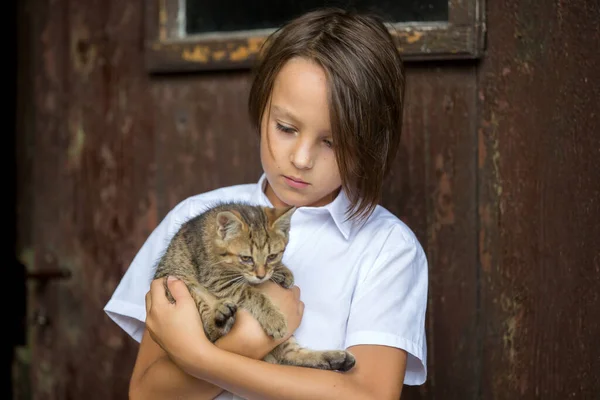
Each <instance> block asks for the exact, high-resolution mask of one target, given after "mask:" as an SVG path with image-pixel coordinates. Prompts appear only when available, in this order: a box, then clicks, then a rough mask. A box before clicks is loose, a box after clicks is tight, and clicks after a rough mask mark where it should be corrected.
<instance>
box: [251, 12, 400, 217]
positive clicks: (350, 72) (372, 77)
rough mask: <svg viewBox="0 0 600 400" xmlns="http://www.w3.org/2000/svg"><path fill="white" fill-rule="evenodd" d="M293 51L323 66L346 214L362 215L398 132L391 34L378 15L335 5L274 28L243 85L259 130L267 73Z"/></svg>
mask: <svg viewBox="0 0 600 400" xmlns="http://www.w3.org/2000/svg"><path fill="white" fill-rule="evenodd" d="M294 57H302V58H306V59H308V60H312V61H313V62H316V63H317V64H318V65H320V66H321V67H322V68H323V69H324V70H325V73H326V76H327V80H328V85H329V105H330V114H331V117H330V118H331V129H332V136H333V142H334V143H335V155H336V159H337V163H338V167H339V169H340V175H341V179H342V187H343V189H344V191H345V192H346V195H347V196H348V198H349V200H350V208H349V210H347V211H348V217H349V218H358V219H363V218H365V217H368V216H369V215H370V214H371V212H372V211H373V210H374V209H375V207H376V206H377V204H378V203H379V201H380V199H381V191H382V185H383V179H384V178H385V177H386V176H387V174H388V173H389V170H390V167H391V164H392V162H393V160H394V157H395V155H396V152H397V149H398V146H399V144H400V135H401V132H402V113H403V105H404V66H403V63H402V60H401V58H400V54H399V52H398V50H397V48H396V46H395V43H394V40H393V38H392V36H391V35H390V33H389V31H388V28H387V27H386V26H385V24H384V23H383V21H382V20H381V19H380V18H379V17H377V16H375V15H368V14H359V13H354V12H349V11H345V10H341V9H337V8H325V9H320V10H316V11H312V12H309V13H306V14H304V15H302V16H300V17H298V18H296V19H294V20H292V21H290V22H288V23H287V24H285V25H284V26H282V27H281V28H280V29H278V30H277V31H275V32H274V33H273V34H272V35H271V36H270V37H269V38H268V40H267V41H266V42H265V45H264V47H263V50H262V52H261V55H260V58H259V63H258V65H257V67H256V70H255V78H254V81H253V84H252V87H251V89H250V97H249V101H248V109H249V113H250V118H251V121H252V124H253V125H254V126H255V127H256V129H257V130H258V131H259V132H260V126H261V119H262V116H263V112H264V110H265V107H266V106H267V104H268V101H269V98H270V96H271V91H272V89H273V83H274V81H275V78H276V76H277V74H278V73H279V71H280V70H281V68H282V67H283V65H284V64H285V63H286V62H287V61H288V60H290V59H291V58H294Z"/></svg>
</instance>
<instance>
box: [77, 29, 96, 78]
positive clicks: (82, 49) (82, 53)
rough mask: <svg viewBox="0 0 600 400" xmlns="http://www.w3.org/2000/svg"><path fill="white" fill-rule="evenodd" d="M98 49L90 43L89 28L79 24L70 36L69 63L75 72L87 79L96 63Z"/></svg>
mask: <svg viewBox="0 0 600 400" xmlns="http://www.w3.org/2000/svg"><path fill="white" fill-rule="evenodd" d="M97 56H98V49H97V48H96V45H95V44H94V43H93V42H92V41H91V35H90V31H89V28H88V27H87V26H86V25H85V24H84V23H83V22H79V23H77V24H76V27H75V28H73V32H72V34H71V61H72V62H73V66H74V69H75V71H77V72H78V73H79V74H81V75H83V76H85V77H87V75H89V74H90V73H91V72H92V70H93V68H94V65H95V63H96V59H97Z"/></svg>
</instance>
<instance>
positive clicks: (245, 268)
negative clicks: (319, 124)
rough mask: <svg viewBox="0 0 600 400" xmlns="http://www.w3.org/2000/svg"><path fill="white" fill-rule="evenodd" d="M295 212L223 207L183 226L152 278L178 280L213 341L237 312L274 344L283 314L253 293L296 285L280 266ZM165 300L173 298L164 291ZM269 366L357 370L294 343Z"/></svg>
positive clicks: (349, 362) (340, 355)
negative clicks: (270, 285) (268, 286)
mask: <svg viewBox="0 0 600 400" xmlns="http://www.w3.org/2000/svg"><path fill="white" fill-rule="evenodd" d="M294 211H295V208H294V207H289V208H269V207H259V206H251V205H247V204H243V203H235V202H232V203H222V204H219V205H216V206H213V207H211V208H209V209H208V210H206V211H205V212H203V213H202V214H200V215H198V216H196V217H194V218H192V219H190V220H189V221H187V222H185V223H184V224H183V225H182V226H181V227H180V229H179V230H178V232H177V233H176V234H175V236H174V237H173V239H172V240H171V242H170V243H169V246H168V247H167V250H166V252H165V254H164V255H163V256H162V257H161V259H160V261H159V263H158V266H157V269H156V273H155V275H154V278H155V279H157V278H163V277H165V276H169V275H172V276H176V277H177V278H179V279H181V280H182V281H183V282H184V283H185V284H186V285H187V287H188V289H189V291H190V293H191V295H192V297H193V298H194V300H195V301H196V304H197V306H198V311H199V312H200V315H201V317H202V321H203V324H204V331H205V332H206V335H207V337H208V338H209V339H210V340H211V341H212V342H215V341H216V340H217V339H218V338H220V337H221V336H223V335H225V334H227V333H228V332H229V330H230V329H231V327H232V325H233V323H234V322H235V313H236V311H237V309H238V308H240V307H241V308H244V309H246V310H247V311H249V312H250V313H251V314H252V316H254V318H256V320H257V321H258V322H259V323H260V325H261V326H262V328H263V329H264V331H265V333H266V334H267V335H269V336H271V337H272V338H274V339H281V338H283V337H284V336H286V334H287V323H286V319H285V317H284V316H283V314H282V313H281V312H280V311H279V309H277V307H276V306H275V305H274V304H273V303H272V302H271V300H270V299H269V298H268V297H267V296H266V295H264V294H263V293H262V292H261V291H260V290H258V289H257V288H256V287H255V286H256V285H258V284H260V283H262V282H265V281H267V280H272V281H274V282H276V283H278V284H280V285H281V286H283V287H285V288H290V287H292V285H293V284H294V277H293V275H292V271H290V270H289V269H288V268H287V267H286V266H285V265H283V263H282V261H281V258H282V256H283V252H284V250H285V248H286V246H287V243H288V233H289V229H290V219H291V216H292V214H293V213H294ZM165 289H166V295H167V297H168V298H169V299H170V300H171V301H173V297H172V296H171V294H170V293H169V291H168V289H167V288H166V281H165ZM264 360H265V361H268V362H271V363H275V364H276V363H279V364H285V365H295V366H302V367H310V368H318V369H325V370H340V371H348V370H349V369H351V368H352V367H353V366H354V364H355V359H354V356H352V354H350V353H349V352H347V351H341V350H331V351H314V350H310V349H307V348H303V347H301V346H300V345H299V344H298V343H297V342H296V340H295V338H294V337H293V336H292V337H290V338H289V339H288V340H286V341H285V342H283V343H282V344H280V345H279V346H277V347H276V348H275V349H273V351H272V352H271V353H270V354H269V355H267V357H265V359H264Z"/></svg>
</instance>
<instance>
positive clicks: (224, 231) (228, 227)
mask: <svg viewBox="0 0 600 400" xmlns="http://www.w3.org/2000/svg"><path fill="white" fill-rule="evenodd" d="M243 224H244V223H243V222H242V220H241V218H240V216H238V215H236V214H235V213H234V212H233V211H221V212H220V213H218V214H217V233H218V235H219V237H220V238H221V239H223V240H224V239H229V238H230V237H232V236H235V235H237V234H238V233H240V232H241V231H242V227H243Z"/></svg>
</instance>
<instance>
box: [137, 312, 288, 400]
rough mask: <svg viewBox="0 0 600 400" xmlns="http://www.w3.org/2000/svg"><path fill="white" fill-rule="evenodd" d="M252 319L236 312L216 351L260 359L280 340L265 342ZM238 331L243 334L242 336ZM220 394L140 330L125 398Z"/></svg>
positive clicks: (219, 389) (212, 395)
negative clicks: (127, 394) (138, 345)
mask: <svg viewBox="0 0 600 400" xmlns="http://www.w3.org/2000/svg"><path fill="white" fill-rule="evenodd" d="M252 325H258V323H257V322H256V320H254V318H252V316H251V315H250V314H248V313H247V312H246V311H244V310H239V311H238V313H237V315H236V323H235V324H234V326H233V327H232V329H231V331H230V332H229V333H228V334H227V335H225V336H223V337H222V338H220V339H219V340H217V342H216V345H217V347H218V348H220V349H222V350H225V351H227V352H232V353H236V354H239V355H241V356H244V357H248V358H252V359H255V360H260V359H262V358H264V357H265V356H266V355H267V354H268V353H269V352H270V351H271V350H273V349H274V348H275V346H277V345H278V344H279V343H281V341H274V340H271V339H269V338H268V337H267V336H266V335H260V334H259V335H253V334H252V333H253V332H258V333H260V327H259V326H257V327H253V326H252ZM242 330H243V331H244V333H243V334H242ZM222 391H223V389H222V388H220V387H219V386H216V385H213V384H211V383H208V382H206V381H203V380H200V379H197V378H195V377H193V376H191V375H189V374H188V373H186V372H184V371H183V370H181V369H180V368H179V367H178V366H177V365H176V364H175V363H174V362H173V361H172V360H171V359H170V358H169V356H168V354H167V353H166V352H165V351H164V350H163V349H162V348H161V347H160V346H159V345H158V344H157V343H156V342H155V341H154V340H153V339H152V337H151V336H150V335H149V333H148V331H144V335H143V337H142V341H141V343H140V347H139V351H138V355H137V359H136V362H135V366H134V369H133V373H132V375H131V380H130V385H129V398H130V399H131V400H136V399H144V400H152V399H165V398H185V399H197V400H204V399H214V398H215V397H217V396H218V395H219V394H220V393H221V392H222Z"/></svg>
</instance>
